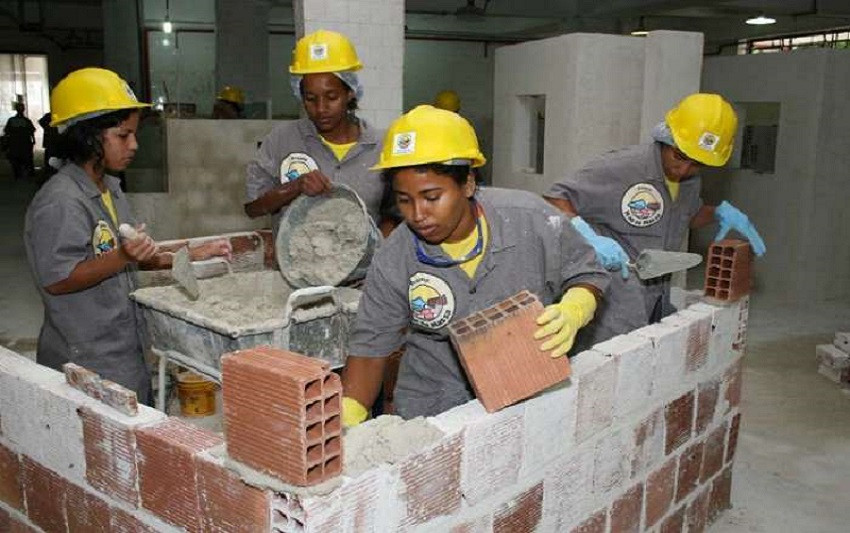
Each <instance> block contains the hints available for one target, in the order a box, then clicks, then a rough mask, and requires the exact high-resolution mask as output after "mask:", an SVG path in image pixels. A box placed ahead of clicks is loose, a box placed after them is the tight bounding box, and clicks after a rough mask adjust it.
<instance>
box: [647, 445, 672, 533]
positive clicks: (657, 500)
mask: <svg viewBox="0 0 850 533" xmlns="http://www.w3.org/2000/svg"><path fill="white" fill-rule="evenodd" d="M675 485H676V459H675V458H672V459H670V460H669V461H667V463H666V464H665V465H664V466H662V467H661V468H659V469H658V470H656V471H655V472H653V473H651V474H650V475H649V476H648V477H647V479H646V527H647V528H649V527H652V526H654V525H655V524H656V522H658V521H659V520H661V518H662V517H663V516H664V515H665V514H666V513H667V510H668V509H669V508H670V504H671V503H673V491H674V488H675Z"/></svg>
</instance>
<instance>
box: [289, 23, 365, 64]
mask: <svg viewBox="0 0 850 533" xmlns="http://www.w3.org/2000/svg"><path fill="white" fill-rule="evenodd" d="M361 68H363V64H362V63H361V62H360V59H358V58H357V50H355V49H354V45H353V44H351V41H349V40H348V38H347V37H346V36H345V35H343V34H341V33H337V32H335V31H328V30H318V31H315V32H313V33H311V34H309V35H305V36H304V37H302V38H301V39H299V40H298V42H297V43H296V44H295V50H293V51H292V63H291V64H290V65H289V72H290V74H300V75H303V74H318V73H320V72H342V71H346V70H360V69H361Z"/></svg>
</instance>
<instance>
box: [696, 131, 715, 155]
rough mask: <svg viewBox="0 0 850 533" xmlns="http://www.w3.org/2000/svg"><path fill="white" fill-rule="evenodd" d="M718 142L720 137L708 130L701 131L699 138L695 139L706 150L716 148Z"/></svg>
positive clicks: (710, 150)
mask: <svg viewBox="0 0 850 533" xmlns="http://www.w3.org/2000/svg"><path fill="white" fill-rule="evenodd" d="M719 142H720V137H719V136H718V135H715V134H713V133H711V132H710V131H706V132H703V134H702V135H700V136H699V140H698V141H697V145H698V146H699V147H700V148H702V149H703V150H705V151H707V152H713V151H714V150H716V149H717V143H719Z"/></svg>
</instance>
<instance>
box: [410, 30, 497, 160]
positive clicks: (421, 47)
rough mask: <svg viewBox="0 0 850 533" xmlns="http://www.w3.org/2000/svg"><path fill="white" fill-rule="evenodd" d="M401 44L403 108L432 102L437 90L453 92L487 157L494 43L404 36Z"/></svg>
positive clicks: (491, 130)
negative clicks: (402, 57) (407, 37)
mask: <svg viewBox="0 0 850 533" xmlns="http://www.w3.org/2000/svg"><path fill="white" fill-rule="evenodd" d="M404 46H405V49H404V65H405V67H404V111H409V110H410V109H412V108H413V107H415V106H417V105H420V104H430V103H432V102H433V101H434V96H435V95H436V94H437V93H438V92H440V91H441V90H444V89H450V90H453V91H455V92H456V93H458V95H459V96H460V100H461V109H460V114H461V115H463V116H464V117H466V118H467V119H468V120H469V121H470V122H471V123H472V125H473V127H474V128H475V133H476V134H477V135H478V142H479V143H480V144H481V149H482V151H483V152H484V155H485V156H486V157H487V159H488V160H491V159H492V154H493V149H492V147H493V141H492V139H493V65H494V57H495V48H494V46H493V45H492V44H487V43H484V42H463V41H433V40H422V39H407V40H406V41H405V44H404ZM491 164H492V163H489V164H488V167H489V166H490V165H491Z"/></svg>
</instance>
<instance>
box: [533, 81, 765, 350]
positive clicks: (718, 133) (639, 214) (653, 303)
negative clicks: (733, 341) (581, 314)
mask: <svg viewBox="0 0 850 533" xmlns="http://www.w3.org/2000/svg"><path fill="white" fill-rule="evenodd" d="M737 128H738V117H737V116H736V115H735V111H734V110H733V109H732V106H731V105H730V104H729V102H727V101H726V100H724V99H723V97H721V96H720V95H717V94H707V93H696V94H692V95H690V96H687V97H686V98H684V99H683V100H682V101H681V102H679V103H678V105H677V106H676V107H674V108H673V109H671V110H670V111H669V112H668V113H667V115H666V117H665V120H664V121H663V122H661V123H659V124H658V125H656V126H655V128H654V129H653V131H652V137H653V142H651V143H648V144H642V145H637V146H630V147H627V148H623V149H620V150H616V151H613V152H609V153H607V154H605V155H603V156H601V157H599V158H597V159H595V160H593V161H591V162H590V163H588V164H587V165H585V167H584V168H582V169H581V170H579V171H578V172H576V173H575V174H574V175H572V176H570V177H568V178H566V179H565V180H563V181H561V182H559V183H556V184H555V185H553V186H552V188H551V189H550V190H549V191H548V192H547V193H546V194H545V195H544V196H545V197H546V199H548V200H549V201H550V202H551V203H552V204H554V205H555V206H557V207H558V208H560V209H561V210H562V211H564V212H565V213H567V214H568V215H569V216H571V217H573V218H572V224H573V226H574V227H576V228H577V229H579V231H580V232H581V233H582V234H583V235H584V236H585V238H587V240H588V241H589V242H590V243H591V244H592V245H593V247H594V248H595V249H596V251H597V255H598V256H599V259H600V262H601V263H602V264H603V266H605V267H606V268H607V269H609V270H614V271H620V273H621V275H620V276H613V278H612V282H611V288H610V289H609V292H608V294H606V296H607V298H606V302H605V304H604V305H603V306H602V308H601V309H600V312H599V318H598V320H596V321H595V322H594V324H593V326H592V327H590V328H587V329H586V330H585V331H583V332H582V338H581V339H580V341H581V343H582V344H587V345H591V344H595V343H597V342H601V341H604V340H606V339H608V338H610V337H613V336H615V335H619V334H622V333H626V332H628V331H631V330H632V329H635V328H639V327H642V326H645V325H646V324H649V323H652V322H657V321H658V320H660V319H661V318H662V317H664V316H666V315H668V314H670V313H672V312H673V307H672V305H671V303H670V277H669V276H666V277H662V278H659V279H656V280H648V281H641V280H639V279H637V278H636V277H635V276H629V270H628V263H629V262H630V261H634V259H635V258H636V257H637V255H638V254H639V253H640V252H641V251H642V250H645V249H660V250H670V251H678V250H679V249H680V247H681V245H682V243H683V241H684V238H685V236H686V233H687V231H688V229H689V228H699V227H702V226H705V225H708V224H710V223H711V222H713V221H715V220H716V221H717V223H718V225H719V231H718V233H717V236H716V239H717V240H720V239H723V238H724V237H725V236H726V234H727V233H728V232H729V230H730V229H734V230H736V231H738V232H740V233H741V234H742V235H744V236H745V237H746V238H747V239H749V241H750V244H751V245H752V247H753V251H754V252H755V254H756V255H759V256H761V255H762V254H764V252H765V246H764V242H763V241H762V239H761V236H759V234H758V232H757V231H756V229H755V227H754V226H753V224H752V223H751V222H750V221H749V220H748V219H747V217H746V215H744V214H743V213H742V212H741V211H739V210H738V209H736V208H735V207H733V206H732V205H731V204H729V203H728V202H723V203H721V204H720V205H719V206H716V207H715V206H708V205H704V204H703V201H702V198H701V197H700V187H701V180H700V177H699V172H700V170H701V169H702V168H703V167H705V166H711V167H720V166H723V165H725V164H726V162H727V161H728V160H729V156H730V155H731V154H732V148H733V145H734V140H735V133H736V131H737Z"/></svg>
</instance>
